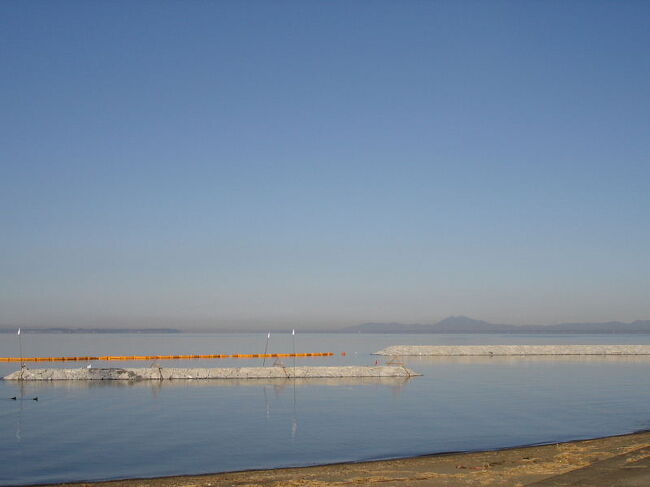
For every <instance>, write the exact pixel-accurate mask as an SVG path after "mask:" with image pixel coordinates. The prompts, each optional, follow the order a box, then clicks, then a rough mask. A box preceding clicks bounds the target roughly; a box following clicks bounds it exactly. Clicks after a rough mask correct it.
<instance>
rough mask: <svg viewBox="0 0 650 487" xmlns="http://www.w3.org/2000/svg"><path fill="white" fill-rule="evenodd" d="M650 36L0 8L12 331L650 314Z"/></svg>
mask: <svg viewBox="0 0 650 487" xmlns="http://www.w3.org/2000/svg"><path fill="white" fill-rule="evenodd" d="M649 20H650V2H647V1H624V2H618V1H596V0H590V1H569V2H567V1H506V2H501V1H490V2H482V1H465V2H463V1H410V2H408V1H407V2H404V1H388V2H386V1H353V0H342V1H324V0H323V1H302V0H300V1H273V2H268V1H239V0H237V1H230V2H229V1H220V2H219V1H204V2H202V1H194V2H181V1H168V2H164V1H144V0H143V1H138V2H134V1H112V2H100V1H90V2H88V1H78V2H72V1H60V2H52V1H42V2H38V1H31V2H23V1H4V2H2V3H1V4H0V106H1V109H0V164H1V174H0V208H1V212H0V326H88V327H95V326H115V327H124V326H137V327H147V326H151V327H158V326H174V327H178V328H186V327H188V328H189V327H193V328H197V327H202V328H208V329H215V330H216V329H219V328H225V327H228V328H240V329H242V330H243V329H247V328H264V327H267V326H268V327H271V326H273V327H281V326H285V327H296V328H298V329H301V328H304V329H309V328H315V327H320V328H322V327H330V328H336V327H341V326H345V325H352V324H356V323H359V322H366V321H401V322H406V323H415V322H419V323H432V322H434V321H437V320H439V319H441V318H444V317H445V316H448V315H452V314H454V315H455V314H464V315H469V316H472V317H475V318H477V319H484V320H488V321H493V322H502V323H521V324H523V323H529V324H532V323H556V322H563V321H605V320H623V321H631V320H635V319H650V158H649V154H650V122H649V121H650V96H649V94H650V30H649V28H648V22H649Z"/></svg>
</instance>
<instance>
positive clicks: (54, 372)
mask: <svg viewBox="0 0 650 487" xmlns="http://www.w3.org/2000/svg"><path fill="white" fill-rule="evenodd" d="M417 375H421V374H418V373H416V372H414V371H412V370H410V369H407V368H406V367H402V366H398V367H394V366H376V367H362V366H346V367H278V366H274V367H241V368H193V369H190V368H188V369H184V368H162V367H151V368H134V369H119V368H106V369H101V368H96V369H93V368H90V369H88V368H83V369H27V368H25V369H22V370H18V371H16V372H13V373H12V374H9V375H7V376H6V377H4V380H130V381H136V380H169V379H292V378H303V379H307V378H337V377H412V376H417Z"/></svg>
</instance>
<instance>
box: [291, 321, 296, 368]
mask: <svg viewBox="0 0 650 487" xmlns="http://www.w3.org/2000/svg"><path fill="white" fill-rule="evenodd" d="M291 335H292V336H293V378H294V379H295V378H296V330H295V329H293V330H291Z"/></svg>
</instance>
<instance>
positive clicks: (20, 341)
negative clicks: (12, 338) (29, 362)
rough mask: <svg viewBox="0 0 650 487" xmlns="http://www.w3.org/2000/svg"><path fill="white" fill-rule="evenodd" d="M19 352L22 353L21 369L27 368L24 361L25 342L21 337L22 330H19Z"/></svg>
mask: <svg viewBox="0 0 650 487" xmlns="http://www.w3.org/2000/svg"><path fill="white" fill-rule="evenodd" d="M18 350H19V352H20V369H21V370H22V369H23V368H25V361H24V360H23V341H22V339H21V337H20V328H18Z"/></svg>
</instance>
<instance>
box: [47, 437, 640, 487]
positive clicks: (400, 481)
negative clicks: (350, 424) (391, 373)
mask: <svg viewBox="0 0 650 487" xmlns="http://www.w3.org/2000/svg"><path fill="white" fill-rule="evenodd" d="M649 467H650V432H640V433H634V434H629V435H622V436H613V437H607V438H599V439H593V440H584V441H574V442H568V443H558V444H552V445H544V446H531V447H523V448H511V449H505V450H498V451H486V452H474V453H453V454H440V455H430V456H422V457H415V458H405V459H399V460H382V461H373V462H360V463H344V464H335V465H323V466H314V467H303V468H281V469H273V470H256V471H246V472H232V473H219V474H209V475H195V476H179V477H163V478H154V479H133V480H116V481H110V482H95V483H88V482H86V483H71V484H51V485H66V486H67V487H81V486H93V487H204V486H205V487H226V486H228V487H230V486H233V487H235V486H236V487H283V486H290V487H324V486H337V487H338V486H365V485H368V486H370V485H372V486H382V487H406V486H408V487H411V486H412V487H419V486H445V487H458V486H503V487H524V486H535V487H564V486H574V487H575V486H602V487H614V486H619V487H626V486H629V487H632V486H647V485H650V468H649Z"/></svg>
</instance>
